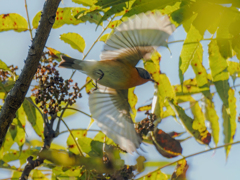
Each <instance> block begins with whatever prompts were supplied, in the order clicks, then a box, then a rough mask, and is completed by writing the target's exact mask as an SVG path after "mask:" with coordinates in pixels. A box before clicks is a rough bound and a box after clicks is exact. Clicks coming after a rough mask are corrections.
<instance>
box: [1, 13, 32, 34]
mask: <svg viewBox="0 0 240 180" xmlns="http://www.w3.org/2000/svg"><path fill="white" fill-rule="evenodd" d="M10 30H14V31H16V32H22V31H26V30H28V23H27V20H26V19H25V18H24V17H22V16H21V15H19V14H17V13H9V14H1V15H0V32H2V31H10Z"/></svg>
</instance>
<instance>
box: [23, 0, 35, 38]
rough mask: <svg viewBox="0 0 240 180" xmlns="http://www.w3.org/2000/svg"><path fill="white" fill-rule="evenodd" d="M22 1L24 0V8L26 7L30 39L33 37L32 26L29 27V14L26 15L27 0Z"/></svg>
mask: <svg viewBox="0 0 240 180" xmlns="http://www.w3.org/2000/svg"><path fill="white" fill-rule="evenodd" d="M24 1H25V9H26V14H27V19H28V28H29V32H30V36H31V39H33V35H32V27H31V24H30V19H29V15H28V8H27V0H24Z"/></svg>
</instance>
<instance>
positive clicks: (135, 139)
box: [89, 85, 141, 153]
mask: <svg viewBox="0 0 240 180" xmlns="http://www.w3.org/2000/svg"><path fill="white" fill-rule="evenodd" d="M89 107H90V112H91V114H92V117H93V118H94V119H95V120H96V121H97V124H98V126H99V127H100V128H101V130H102V131H103V133H105V134H106V135H107V136H108V137H109V138H111V139H112V140H113V141H114V142H115V143H116V144H119V146H120V147H121V148H122V149H123V150H126V151H127V152H129V153H132V152H134V151H136V149H137V148H138V147H139V146H140V143H141V138H140V137H139V135H138V134H137V133H136V131H135V129H134V124H133V122H132V119H131V116H130V105H129V103H128V90H127V89H126V90H115V89H112V88H108V87H105V86H101V85H98V89H97V90H95V91H93V93H92V94H90V95H89Z"/></svg>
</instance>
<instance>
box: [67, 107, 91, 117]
mask: <svg viewBox="0 0 240 180" xmlns="http://www.w3.org/2000/svg"><path fill="white" fill-rule="evenodd" d="M65 109H72V110H74V111H78V112H80V113H82V114H85V115H86V116H88V117H90V118H91V117H92V116H91V115H89V114H87V113H85V112H83V111H81V110H79V109H76V108H69V107H68V108H65Z"/></svg>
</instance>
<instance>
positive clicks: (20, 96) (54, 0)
mask: <svg viewBox="0 0 240 180" xmlns="http://www.w3.org/2000/svg"><path fill="white" fill-rule="evenodd" d="M60 1H61V0H47V1H46V2H45V4H44V7H43V11H42V16H41V20H40V24H39V26H38V29H37V31H36V34H35V37H34V39H33V41H32V45H31V46H30V49H29V51H28V56H27V59H26V61H25V66H24V68H23V70H22V72H21V74H20V76H19V78H18V80H17V81H16V83H15V85H14V87H13V88H12V89H11V91H10V92H9V93H8V96H7V98H6V100H5V103H4V105H3V107H2V110H1V113H0V148H1V147H2V144H3V141H4V138H5V136H6V133H7V130H8V127H9V126H10V124H11V123H12V120H13V118H14V117H15V114H16V111H17V110H18V108H19V107H20V106H21V104H22V103H23V101H24V98H25V95H26V93H27V91H28V89H29V86H30V84H31V81H32V79H33V76H34V74H35V72H36V70H37V67H38V63H39V60H40V58H41V55H42V52H43V48H44V46H45V44H46V41H47V38H48V36H49V33H50V30H51V28H52V26H53V23H54V21H55V16H56V11H57V8H58V5H59V3H60Z"/></svg>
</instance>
